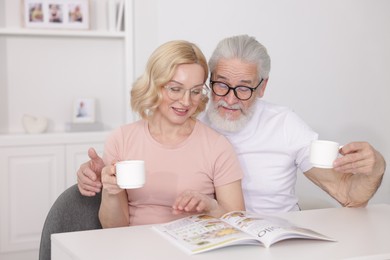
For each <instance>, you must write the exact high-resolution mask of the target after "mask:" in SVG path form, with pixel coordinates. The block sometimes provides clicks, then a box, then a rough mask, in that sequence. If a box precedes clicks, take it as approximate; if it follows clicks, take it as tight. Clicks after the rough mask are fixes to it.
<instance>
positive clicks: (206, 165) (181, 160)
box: [103, 120, 243, 226]
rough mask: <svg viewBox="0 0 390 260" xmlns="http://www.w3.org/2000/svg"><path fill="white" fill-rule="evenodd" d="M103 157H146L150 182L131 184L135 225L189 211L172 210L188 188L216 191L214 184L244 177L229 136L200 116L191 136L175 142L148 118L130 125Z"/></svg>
mask: <svg viewBox="0 0 390 260" xmlns="http://www.w3.org/2000/svg"><path fill="white" fill-rule="evenodd" d="M103 159H104V162H105V164H106V165H108V164H111V163H112V161H113V160H116V161H122V160H144V161H145V170H146V183H145V186H144V187H142V188H139V189H129V190H127V195H128V201H129V212H130V223H129V225H131V226H133V225H143V224H153V223H163V222H167V221H171V220H174V219H178V218H181V217H184V215H173V214H172V205H173V203H174V201H175V199H176V198H177V196H178V195H179V194H181V193H182V192H183V191H185V190H195V191H198V192H200V193H202V194H207V195H209V196H210V197H214V193H215V189H214V187H218V186H222V185H225V184H229V183H232V182H234V181H237V180H240V179H242V177H243V173H242V170H241V168H240V164H239V161H238V159H237V156H236V154H235V151H234V150H233V147H232V146H231V144H230V143H229V141H228V140H227V139H226V138H225V137H224V136H223V135H221V134H219V133H217V132H216V131H214V130H213V129H211V128H209V127H208V126H206V125H204V124H203V123H201V122H200V121H197V122H196V124H195V127H194V130H193V131H192V133H191V135H190V136H189V137H188V138H187V139H186V140H184V141H183V142H181V143H180V144H178V145H174V146H167V145H162V144H160V143H158V142H157V141H156V140H154V139H153V137H152V136H151V135H150V132H149V129H148V122H147V121H146V120H140V121H137V122H135V123H132V124H128V125H124V126H122V127H120V128H118V129H116V130H114V131H113V132H112V133H111V135H110V136H109V138H108V139H107V141H106V144H105V148H104V155H103Z"/></svg>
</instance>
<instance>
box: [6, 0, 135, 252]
mask: <svg viewBox="0 0 390 260" xmlns="http://www.w3.org/2000/svg"><path fill="white" fill-rule="evenodd" d="M107 1H108V0H104V1H102V0H91V8H92V9H93V10H92V11H93V14H96V15H95V16H93V15H92V16H91V19H92V21H91V24H92V25H91V29H90V30H52V29H48V30H46V29H26V28H23V26H22V24H21V23H20V19H19V15H20V12H19V9H20V4H21V3H22V1H14V0H4V1H0V169H2V171H1V172H0V179H2V180H3V181H2V182H1V183H2V184H1V185H0V186H1V188H2V189H1V194H0V195H1V196H0V213H1V214H0V230H1V233H0V259H4V260H7V259H8V260H11V259H12V260H16V259H37V258H38V249H39V242H40V232H41V230H42V226H43V222H44V220H45V217H46V214H47V212H48V211H49V209H50V207H51V204H52V203H53V202H54V200H55V199H56V198H57V196H58V195H59V194H60V193H61V192H62V191H63V190H64V189H65V188H67V187H69V186H71V185H72V184H74V183H76V170H77V169H78V167H79V165H80V164H81V163H82V162H84V161H86V160H87V149H88V148H89V147H95V148H96V149H97V151H98V153H99V154H101V153H102V151H103V144H104V140H105V139H106V137H107V135H108V132H109V130H110V129H112V128H114V127H118V126H119V125H121V124H123V123H126V122H129V121H132V119H133V116H132V113H131V111H130V109H129V105H128V104H129V90H130V86H131V83H132V81H133V70H134V69H133V24H132V16H133V1H132V0H126V4H125V31H119V32H112V31H108V29H107V27H106V25H105V21H106V18H107V17H105V15H106V12H105V7H106V4H107ZM99 15H101V16H99ZM77 98H95V100H96V121H98V122H101V123H103V124H104V125H105V130H104V131H97V132H80V133H74V132H73V133H67V132H65V125H66V123H68V122H71V121H72V110H73V100H74V99H77ZM23 114H31V115H36V116H45V117H47V118H48V119H49V122H50V123H49V128H48V131H47V132H46V133H42V134H34V135H32V134H25V132H24V129H23V126H22V123H21V117H22V116H23ZM26 203H27V204H28V205H26ZM26 216H28V218H29V220H28V221H27V222H26Z"/></svg>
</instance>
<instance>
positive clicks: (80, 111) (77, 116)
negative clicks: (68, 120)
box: [73, 98, 95, 123]
mask: <svg viewBox="0 0 390 260" xmlns="http://www.w3.org/2000/svg"><path fill="white" fill-rule="evenodd" d="M94 122H95V100H94V99H93V98H78V99H76V100H75V101H74V103H73V123H94Z"/></svg>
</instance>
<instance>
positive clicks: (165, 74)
mask: <svg viewBox="0 0 390 260" xmlns="http://www.w3.org/2000/svg"><path fill="white" fill-rule="evenodd" d="M181 64H199V65H200V66H202V68H203V70H204V75H205V76H204V79H203V80H204V82H206V80H207V77H208V66H207V61H206V58H205V56H204V54H203V53H202V51H201V50H200V49H199V48H198V47H197V46H196V45H195V44H193V43H191V42H187V41H170V42H167V43H165V44H163V45H161V46H160V47H158V48H157V49H156V50H155V51H154V52H153V53H152V55H151V56H150V58H149V60H148V63H147V65H146V68H145V71H144V73H143V74H142V75H141V76H140V77H139V78H138V79H137V80H136V81H135V82H134V84H133V87H132V89H131V92H130V94H131V108H132V110H133V111H134V112H137V113H138V114H139V115H140V116H141V117H142V118H144V119H145V118H147V117H148V116H151V115H152V114H153V113H154V112H155V111H156V109H157V107H158V106H159V105H160V104H161V100H162V87H163V86H164V85H165V84H167V83H168V82H169V81H170V80H171V79H172V78H173V76H174V74H175V72H176V68H177V66H179V65H181ZM207 102H208V97H205V98H203V99H202V100H201V102H200V104H199V106H198V108H197V110H196V112H195V113H194V115H193V117H196V116H197V115H198V114H199V113H200V112H202V111H203V110H204V109H205V108H206V105H207Z"/></svg>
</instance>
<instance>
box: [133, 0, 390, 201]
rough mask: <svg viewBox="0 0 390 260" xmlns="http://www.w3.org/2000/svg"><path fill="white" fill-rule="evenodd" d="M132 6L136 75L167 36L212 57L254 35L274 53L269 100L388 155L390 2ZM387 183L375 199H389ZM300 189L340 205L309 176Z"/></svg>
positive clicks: (322, 129) (247, 0)
mask: <svg viewBox="0 0 390 260" xmlns="http://www.w3.org/2000/svg"><path fill="white" fill-rule="evenodd" d="M134 9H135V12H136V13H135V17H134V22H135V28H134V31H135V43H134V46H135V65H136V67H135V75H136V76H138V75H140V73H141V72H142V70H143V68H144V65H145V62H146V60H147V58H148V56H149V54H150V53H151V52H152V51H153V50H154V49H155V48H156V47H157V46H158V45H159V44H161V43H163V42H166V41H168V40H173V39H186V40H190V41H193V42H195V43H197V44H198V45H199V46H200V47H201V48H202V49H203V51H204V53H205V54H206V56H207V57H209V56H210V54H211V52H212V50H213V48H214V47H215V46H216V44H217V42H218V41H219V40H220V39H222V38H223V37H226V36H231V35H235V34H249V35H253V36H255V37H256V38H257V39H258V40H259V41H260V42H262V43H263V44H264V45H265V46H267V48H268V51H269V53H270V55H271V59H272V69H271V75H270V81H269V83H268V87H267V91H266V94H265V97H264V98H265V99H267V100H269V101H271V102H275V103H278V104H283V105H286V106H289V107H291V108H293V109H294V110H295V111H296V112H297V113H298V114H299V115H300V116H301V117H302V118H303V119H304V120H305V121H306V122H307V123H308V124H309V125H310V126H311V127H312V128H313V129H315V130H316V131H317V132H318V133H319V134H320V138H322V139H331V140H336V141H338V142H340V143H346V142H349V141H361V140H365V141H369V142H370V143H371V144H372V145H373V146H374V147H376V148H377V149H378V150H380V151H381V152H382V154H383V155H384V156H385V158H386V159H387V160H388V159H389V158H390V135H389V134H390V120H389V114H388V113H389V112H388V111H390V102H388V101H387V99H389V98H390V73H389V70H390V48H389V47H388V46H390V16H389V12H390V1H387V0H375V1H372V0H342V1H340V0H327V1H320V0H294V1H291V0H274V1H271V0H241V1H239V2H238V1H235V0H213V1H209V0H197V1H192V2H190V1H183V0H135V8H134ZM389 182H390V178H389V177H388V176H385V178H384V181H383V184H382V186H381V188H380V189H379V191H378V192H377V194H376V195H375V197H374V198H373V200H372V202H375V203H380V202H381V203H384V202H385V203H390V196H389V195H390V185H389ZM298 194H300V196H302V197H303V200H304V199H306V198H308V197H310V198H317V199H318V201H321V203H324V204H327V203H331V204H334V205H336V204H335V203H334V202H333V201H332V200H331V199H329V198H328V197H327V196H325V195H324V193H323V192H322V191H320V190H319V189H318V188H316V187H314V185H312V184H311V183H308V182H307V181H306V180H301V179H300V180H299V183H298ZM308 203H311V202H310V201H309V202H308ZM312 206H313V207H316V205H312Z"/></svg>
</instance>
